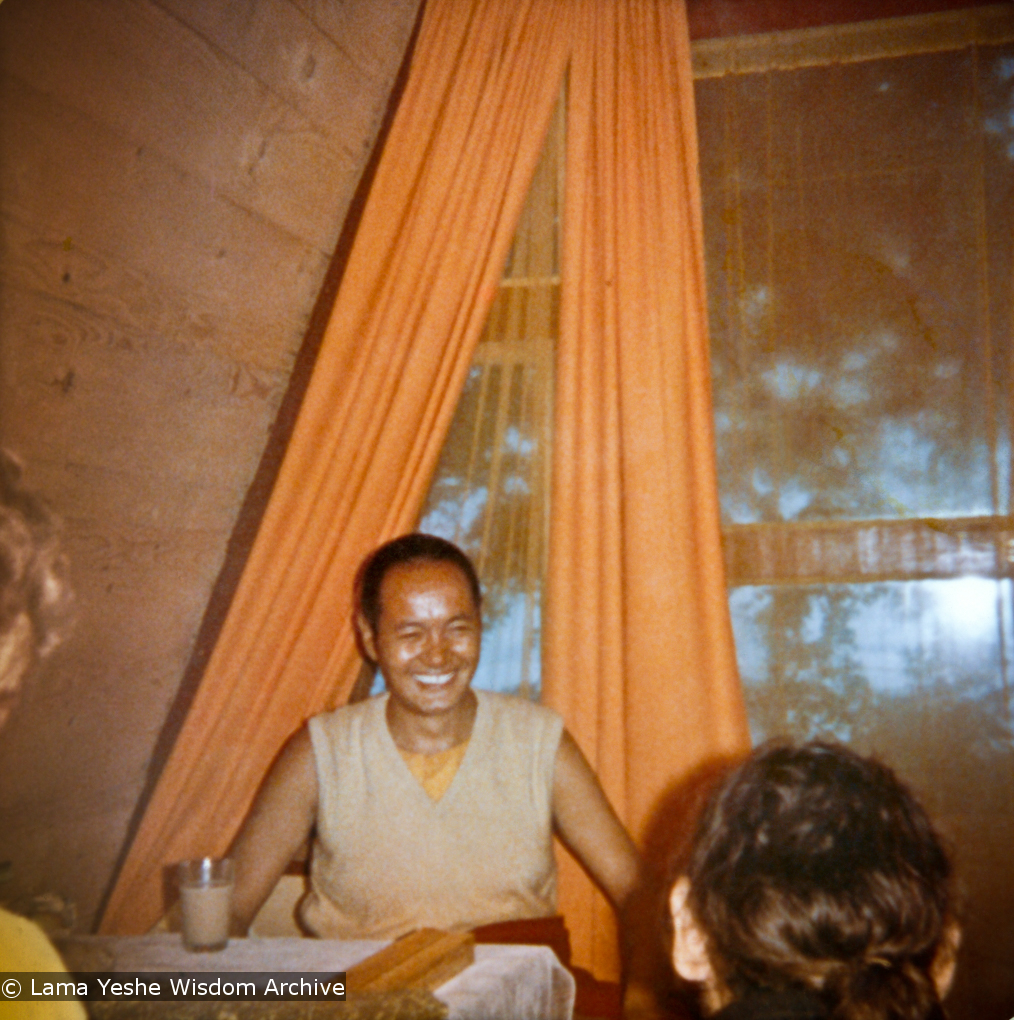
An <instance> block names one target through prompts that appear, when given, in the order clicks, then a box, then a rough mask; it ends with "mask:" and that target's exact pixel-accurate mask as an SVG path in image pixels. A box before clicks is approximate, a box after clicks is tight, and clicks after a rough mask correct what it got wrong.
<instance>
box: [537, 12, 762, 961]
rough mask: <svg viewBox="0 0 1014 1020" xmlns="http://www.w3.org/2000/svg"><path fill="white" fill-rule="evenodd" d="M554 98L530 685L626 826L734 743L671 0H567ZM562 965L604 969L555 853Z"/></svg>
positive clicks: (691, 184) (700, 308)
mask: <svg viewBox="0 0 1014 1020" xmlns="http://www.w3.org/2000/svg"><path fill="white" fill-rule="evenodd" d="M578 8H579V18H578V20H577V22H576V24H575V26H574V32H575V42H574V45H573V49H572V55H571V64H570V79H569V93H568V115H567V164H566V185H565V192H566V206H565V216H564V225H563V265H562V280H561V320H560V339H559V347H558V354H557V368H556V408H555V423H554V447H553V481H552V499H551V504H550V506H551V509H550V514H551V524H550V541H549V568H548V578H547V593H546V602H545V608H544V613H545V623H544V630H543V700H544V701H545V702H546V703H548V704H550V705H553V706H554V707H556V708H557V709H559V710H560V711H561V712H562V713H563V715H564V717H565V718H566V720H567V725H568V726H569V728H570V729H571V732H572V733H573V734H574V736H575V738H576V739H577V741H578V743H579V744H580V745H581V746H582V748H583V750H584V752H585V754H586V755H587V756H588V758H589V760H590V761H591V763H592V765H593V767H594V768H595V769H596V771H597V773H598V775H599V777H600V779H601V780H602V783H603V786H604V787H605V790H606V793H607V794H608V796H609V799H610V801H611V802H612V803H613V805H614V806H615V807H616V808H617V811H618V813H619V814H620V816H621V817H622V818H623V820H624V822H625V823H626V824H627V826H628V827H629V829H630V831H631V833H632V834H633V835H634V838H635V840H637V839H639V838H642V837H643V836H644V835H645V828H646V826H647V824H648V822H649V819H650V817H651V814H652V811H653V809H654V808H655V807H656V805H657V804H658V802H659V798H660V797H661V796H662V795H663V793H664V792H665V791H666V789H667V788H668V787H670V786H671V785H672V784H674V783H676V782H679V781H680V780H681V779H686V778H688V777H689V776H690V775H691V773H693V772H694V770H695V769H696V768H698V767H699V766H701V765H702V764H703V763H705V762H707V761H708V760H709V759H713V758H715V757H721V756H725V755H729V754H734V753H736V752H738V751H741V750H743V749H745V748H746V747H748V746H749V740H748V730H747V724H746V717H745V712H744V709H743V704H742V696H741V693H740V689H739V682H738V675H737V670H736V660H735V652H734V647H733V641H732V631H731V623H730V619H729V611H728V603H727V600H726V590H725V580H724V572H723V563H722V553H721V542H720V532H719V511H718V500H717V486H716V479H715V470H714V446H713V438H712V416H711V402H710V383H709V372H708V334H707V314H706V304H705V291H704V267H703V242H702V232H701V213H700V196H699V188H698V180H697V136H696V126H695V120H694V106H693V85H692V81H691V74H690V48H689V38H688V33H687V23H686V13H685V10H684V8H683V4H682V3H677V2H658V0H599V2H594V3H587V4H580V5H578ZM560 904H561V909H562V911H563V912H564V913H565V915H566V916H567V919H568V926H569V927H570V929H571V936H572V941H573V949H574V957H575V962H577V963H580V964H582V965H583V966H586V967H589V968H590V969H592V970H593V971H594V972H595V973H596V974H598V975H599V976H615V975H616V973H617V953H616V937H615V929H614V925H613V920H612V913H611V911H610V909H609V907H608V905H607V904H606V902H605V900H604V898H603V897H602V896H601V895H600V894H599V893H598V892H596V891H595V890H594V888H593V886H592V885H591V883H590V881H589V880H588V879H587V878H586V877H585V876H584V875H583V874H582V873H581V872H580V870H579V869H578V868H577V866H576V865H575V864H574V862H573V861H572V860H571V859H569V858H561V879H560Z"/></svg>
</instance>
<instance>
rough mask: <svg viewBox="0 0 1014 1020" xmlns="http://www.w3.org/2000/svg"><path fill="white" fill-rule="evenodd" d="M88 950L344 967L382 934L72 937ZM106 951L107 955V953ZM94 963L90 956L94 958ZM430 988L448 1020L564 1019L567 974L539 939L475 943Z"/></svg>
mask: <svg viewBox="0 0 1014 1020" xmlns="http://www.w3.org/2000/svg"><path fill="white" fill-rule="evenodd" d="M74 941H75V942H77V943H79V944H81V945H86V946H87V947H88V948H89V950H91V951H93V952H94V954H95V955H96V957H106V959H105V960H104V962H103V965H102V966H101V967H99V966H96V967H95V969H102V970H111V971H121V972H132V971H138V972H146V971H307V972H316V971H319V972H322V973H335V972H336V971H345V970H348V969H349V968H350V967H352V966H354V965H355V964H357V963H359V962H360V960H364V959H365V958H366V957H367V956H369V955H370V954H371V953H375V952H376V951H377V950H378V949H381V948H382V947H383V946H385V945H387V943H386V942H337V941H331V940H328V939H304V938H279V939H258V938H250V939H232V940H231V941H230V942H229V945H228V946H227V947H226V948H225V949H223V950H222V951H221V952H218V953H200V954H197V953H188V952H187V951H186V950H185V949H184V948H183V945H182V943H181V941H180V936H179V935H140V936H135V937H126V936H102V935H96V936H90V937H87V938H81V939H75V940H74ZM107 954H108V955H107ZM96 963H98V959H96ZM434 994H435V995H436V996H437V998H438V999H440V1000H441V1001H442V1002H445V1003H446V1004H447V1006H448V1008H449V1009H450V1015H451V1018H452V1020H503V1018H504V1017H511V1018H513V1020H570V1017H571V1014H572V1013H573V1009H574V979H573V977H571V975H570V974H569V973H568V972H567V971H566V970H565V969H564V968H563V967H562V966H561V965H560V962H559V960H557V958H556V956H555V954H554V953H553V951H552V950H551V949H548V948H547V947H546V946H488V945H487V946H476V947H475V963H474V964H472V966H471V967H468V968H467V969H466V970H464V971H462V972H461V973H460V974H458V975H457V976H456V977H453V978H451V980H450V981H448V982H447V983H446V984H444V985H441V986H440V987H439V988H438V989H436V991H435V992H434Z"/></svg>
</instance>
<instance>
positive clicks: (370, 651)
mask: <svg viewBox="0 0 1014 1020" xmlns="http://www.w3.org/2000/svg"><path fill="white" fill-rule="evenodd" d="M0 2H2V0H0ZM356 633H357V634H358V635H359V643H360V644H361V645H362V646H363V651H364V652H366V656H367V658H368V659H369V660H370V661H371V662H373V663H376V661H377V641H376V637H375V636H374V633H373V628H372V627H371V626H370V621H369V620H367V619H366V617H365V616H364V615H363V613H362V612H361V611H358V610H357V611H356Z"/></svg>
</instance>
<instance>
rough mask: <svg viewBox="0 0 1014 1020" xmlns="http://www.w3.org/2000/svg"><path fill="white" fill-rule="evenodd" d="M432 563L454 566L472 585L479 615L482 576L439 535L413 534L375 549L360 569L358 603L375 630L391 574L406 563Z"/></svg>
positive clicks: (402, 536) (462, 554) (459, 551)
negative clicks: (394, 569) (382, 588)
mask: <svg viewBox="0 0 1014 1020" xmlns="http://www.w3.org/2000/svg"><path fill="white" fill-rule="evenodd" d="M419 560H429V561H431V562H435V563H453V564H454V566H456V567H457V568H458V569H459V570H460V571H461V572H462V574H464V575H465V579H466V580H467V581H468V587H469V590H470V591H471V593H472V601H473V603H474V604H475V608H476V610H477V611H479V610H481V609H482V589H481V588H480V586H479V575H478V574H477V573H476V572H475V567H474V566H473V565H472V561H471V560H470V559H469V558H468V557H467V556H466V555H465V554H464V553H463V552H462V551H461V550H460V549H459V548H458V547H457V546H456V545H455V544H454V543H453V542H448V541H447V539H446V538H438V537H437V536H436V535H425V534H423V533H422V532H413V533H412V534H409V535H401V536H400V537H399V538H394V539H391V541H390V542H385V543H384V545H382V546H380V547H379V548H377V549H374V551H373V552H372V553H370V555H369V557H367V559H366V562H365V563H364V564H363V566H362V567H361V568H360V572H359V583H358V585H357V588H358V598H357V603H358V606H359V611H360V612H361V613H362V614H363V616H364V617H365V618H366V622H367V623H368V624H369V625H370V627H371V628H372V629H373V630H376V629H377V622H378V621H379V619H380V587H381V585H382V584H383V583H384V578H385V577H386V576H387V572H388V571H389V570H391V569H392V568H393V567H397V566H399V565H401V564H402V563H414V562H417V561H419Z"/></svg>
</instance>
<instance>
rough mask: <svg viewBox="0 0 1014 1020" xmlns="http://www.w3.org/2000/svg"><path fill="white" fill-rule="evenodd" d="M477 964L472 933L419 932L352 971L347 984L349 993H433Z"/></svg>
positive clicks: (424, 930) (411, 933)
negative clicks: (403, 991) (420, 991)
mask: <svg viewBox="0 0 1014 1020" xmlns="http://www.w3.org/2000/svg"><path fill="white" fill-rule="evenodd" d="M474 962H475V936H474V935H472V934H471V932H456V933H455V932H447V931H438V930H437V929H436V928H419V929H418V930H417V931H413V932H409V933H408V934H407V935H403V936H402V937H401V938H400V939H397V940H396V941H394V942H392V943H391V944H390V945H389V946H385V947H384V948H383V949H381V950H379V951H378V952H376V953H374V954H373V955H372V956H368V957H367V958H366V959H365V960H363V961H362V963H357V964H356V965H355V966H354V967H351V968H350V969H349V970H348V972H347V973H346V975H345V980H346V984H347V985H348V989H349V991H350V992H386V991H394V990H397V989H403V988H421V989H426V990H428V991H433V990H434V989H435V988H439V987H440V986H441V985H442V984H444V982H446V981H450V979H451V978H452V977H454V975H455V974H460V973H461V972H462V971H463V970H464V969H465V968H466V967H470V966H471V965H472V964H473V963H474Z"/></svg>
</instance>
